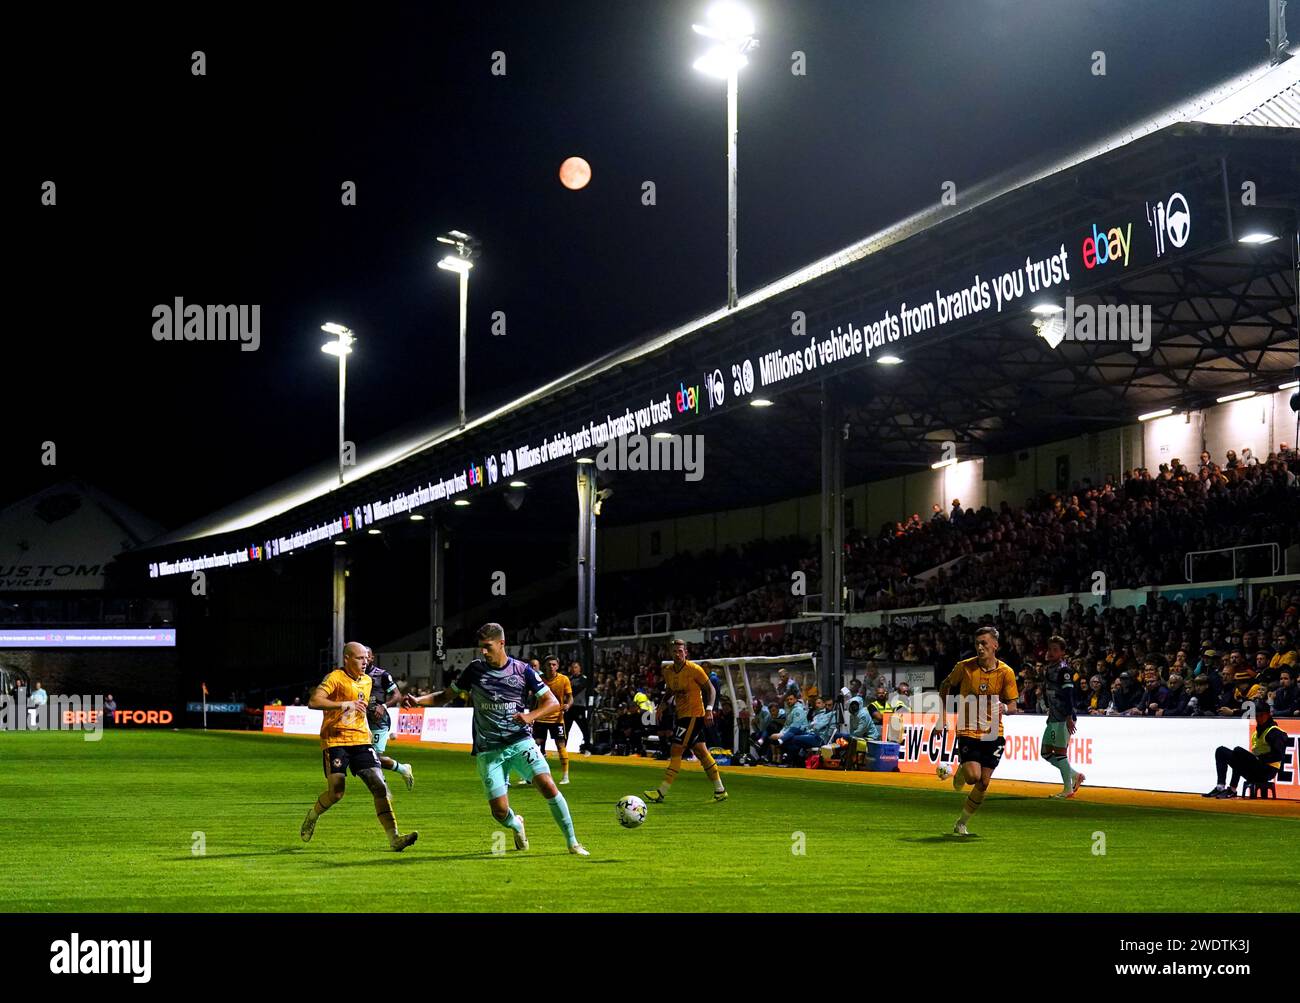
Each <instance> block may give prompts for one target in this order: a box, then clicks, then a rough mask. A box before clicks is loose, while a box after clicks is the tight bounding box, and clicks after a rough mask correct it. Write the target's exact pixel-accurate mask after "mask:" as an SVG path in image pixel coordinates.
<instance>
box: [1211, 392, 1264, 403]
mask: <svg viewBox="0 0 1300 1003" xmlns="http://www.w3.org/2000/svg"><path fill="white" fill-rule="evenodd" d="M1254 396H1255V391H1254V390H1243V391H1241V393H1239V394H1228V395H1227V396H1225V397H1216V398H1215V399H1214V403H1216V404H1231V403H1232V402H1233V401H1244V400H1245V399H1246V398H1247V397H1254Z"/></svg>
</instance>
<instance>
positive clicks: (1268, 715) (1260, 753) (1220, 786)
mask: <svg viewBox="0 0 1300 1003" xmlns="http://www.w3.org/2000/svg"><path fill="white" fill-rule="evenodd" d="M1290 745H1291V736H1290V735H1288V734H1287V733H1286V732H1285V731H1283V730H1282V729H1281V727H1279V726H1278V725H1277V723H1276V722H1274V720H1273V712H1272V711H1271V710H1270V709H1269V706H1268V704H1267V703H1265V702H1264V701H1263V700H1257V701H1255V737H1254V739H1253V740H1252V741H1251V745H1250V748H1249V749H1243V748H1242V747H1241V746H1240V745H1239V746H1237V747H1236V748H1235V749H1229V748H1228V747H1227V746H1224V745H1221V746H1219V747H1218V748H1217V749H1215V750H1214V765H1215V768H1216V769H1217V770H1218V777H1219V779H1218V783H1216V784H1215V785H1214V789H1213V790H1211V791H1208V792H1206V793H1205V794H1202V795H1201V797H1206V798H1219V799H1220V800H1223V799H1230V798H1235V797H1236V796H1237V783H1238V781H1239V780H1240V779H1241V778H1243V777H1244V778H1245V779H1246V780H1247V781H1248V782H1249V783H1252V784H1254V785H1255V786H1256V787H1260V788H1262V787H1263V786H1264V785H1265V784H1267V783H1269V782H1270V781H1271V780H1272V779H1273V778H1274V777H1276V776H1277V774H1278V771H1279V770H1281V769H1282V760H1283V759H1284V758H1285V757H1286V752H1287V749H1288V747H1289V746H1290ZM1229 766H1231V767H1232V783H1231V784H1228V785H1225V784H1224V782H1223V781H1224V777H1225V776H1226V774H1227V772H1228V767H1229Z"/></svg>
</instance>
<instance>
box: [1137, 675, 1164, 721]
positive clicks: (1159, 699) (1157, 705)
mask: <svg viewBox="0 0 1300 1003" xmlns="http://www.w3.org/2000/svg"><path fill="white" fill-rule="evenodd" d="M1168 704H1169V689H1168V687H1166V686H1165V684H1164V683H1162V682H1161V681H1160V670H1159V669H1157V668H1156V664H1155V662H1147V663H1146V667H1145V668H1144V669H1143V670H1142V699H1141V701H1140V702H1139V704H1138V706H1139V707H1140V709H1141V712H1142V714H1144V715H1146V716H1147V717H1164V710H1165V707H1166V706H1168Z"/></svg>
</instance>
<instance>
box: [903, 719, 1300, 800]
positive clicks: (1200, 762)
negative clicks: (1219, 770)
mask: <svg viewBox="0 0 1300 1003" xmlns="http://www.w3.org/2000/svg"><path fill="white" fill-rule="evenodd" d="M891 717H892V715H891ZM898 719H899V720H898V722H897V723H895V722H893V721H892V720H891V721H890V722H889V723H888V724H887V725H886V726H885V727H886V729H887V730H886V733H887V734H895V733H896V734H898V740H899V755H898V764H899V771H900V772H902V773H927V774H933V773H934V770H935V767H936V766H937V765H938V764H939V763H940V762H944V763H947V762H951V761H952V755H953V747H954V745H955V743H956V718H955V716H954V717H952V719H951V720H950V721H949V722H948V723H949V728H948V734H947V735H946V736H943V735H940V734H939V733H938V732H937V731H936V727H935V726H936V724H937V723H938V722H937V716H936V715H920V714H900V715H898ZM1046 723H1047V718H1046V717H1045V716H1043V715H1039V714H1012V715H1008V716H1006V717H1004V718H1003V719H1002V724H1003V731H1004V737H1005V738H1006V749H1005V752H1004V753H1003V755H1002V759H1001V761H1000V762H999V763H998V772H997V779H999V780H1028V781H1031V782H1034V783H1045V784H1053V783H1054V784H1059V783H1060V774H1059V773H1058V772H1057V771H1056V769H1055V768H1054V767H1052V766H1051V765H1050V764H1049V763H1048V762H1047V761H1046V760H1044V759H1042V758H1041V756H1040V755H1039V751H1040V745H1039V743H1040V741H1041V739H1042V736H1043V730H1044V728H1045V727H1046ZM1278 724H1279V726H1281V727H1282V728H1283V730H1285V731H1286V732H1287V734H1288V735H1289V736H1290V738H1291V744H1290V745H1289V746H1288V749H1287V754H1286V758H1285V759H1284V760H1283V762H1282V770H1281V772H1280V773H1279V774H1278V777H1277V780H1276V792H1277V796H1278V797H1279V798H1281V799H1284V800H1291V801H1296V800H1300V773H1298V770H1297V767H1298V766H1300V720H1296V719H1285V720H1284V719H1279V721H1278ZM1254 727H1255V725H1254V722H1253V721H1248V720H1245V719H1242V718H1227V719H1222V718H1192V719H1187V720H1183V719H1174V718H1170V719H1160V720H1151V719H1148V718H1126V717H1083V718H1080V719H1079V725H1078V729H1077V730H1076V731H1075V733H1074V735H1073V736H1072V737H1071V739H1070V753H1069V754H1070V762H1071V764H1073V766H1074V767H1075V769H1077V770H1081V771H1082V772H1083V773H1085V774H1086V775H1087V777H1088V780H1087V783H1088V786H1090V787H1117V788H1121V789H1125V790H1144V791H1165V792H1169V793H1180V794H1201V793H1203V792H1205V791H1207V790H1209V789H1210V788H1211V787H1212V786H1213V785H1214V750H1215V749H1216V748H1218V747H1219V746H1221V745H1222V746H1226V747H1227V748H1229V749H1231V748H1235V747H1237V746H1241V747H1242V748H1246V749H1249V748H1250V743H1251V738H1252V735H1253V731H1254ZM890 728H894V729H895V731H889V730H888V729H890Z"/></svg>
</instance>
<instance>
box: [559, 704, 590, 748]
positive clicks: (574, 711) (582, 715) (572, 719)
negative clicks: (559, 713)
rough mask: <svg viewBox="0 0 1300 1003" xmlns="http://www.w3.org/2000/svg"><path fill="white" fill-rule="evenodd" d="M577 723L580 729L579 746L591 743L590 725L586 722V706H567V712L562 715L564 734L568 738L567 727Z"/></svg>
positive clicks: (582, 746) (584, 746)
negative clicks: (580, 738)
mask: <svg viewBox="0 0 1300 1003" xmlns="http://www.w3.org/2000/svg"><path fill="white" fill-rule="evenodd" d="M575 724H576V725H577V726H578V727H579V728H580V729H581V730H582V745H581V748H584V749H585V748H586V747H587V746H588V745H590V744H591V725H589V724H588V723H587V708H586V707H579V706H578V705H577V704H574V705H573V706H572V707H570V708H569V712H568V713H567V714H565V715H564V735H565V738H566V739H567V738H568V735H569V729H570V728H572V727H573V726H574V725H575Z"/></svg>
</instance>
